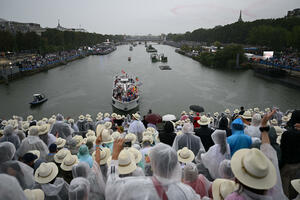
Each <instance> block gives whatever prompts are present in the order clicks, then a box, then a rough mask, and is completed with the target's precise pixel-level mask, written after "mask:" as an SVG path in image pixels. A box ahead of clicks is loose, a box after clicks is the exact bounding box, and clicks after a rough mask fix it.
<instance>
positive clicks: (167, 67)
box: [159, 65, 172, 70]
mask: <svg viewBox="0 0 300 200" xmlns="http://www.w3.org/2000/svg"><path fill="white" fill-rule="evenodd" d="M159 69H160V70H171V69H172V68H171V67H170V66H169V65H161V66H159Z"/></svg>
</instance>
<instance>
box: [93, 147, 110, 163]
mask: <svg viewBox="0 0 300 200" xmlns="http://www.w3.org/2000/svg"><path fill="white" fill-rule="evenodd" d="M100 151H101V152H100V165H105V164H106V163H107V160H108V158H109V157H110V149H109V148H106V147H104V148H101V150H100ZM92 156H93V159H94V160H95V159H96V151H94V152H93V154H92Z"/></svg>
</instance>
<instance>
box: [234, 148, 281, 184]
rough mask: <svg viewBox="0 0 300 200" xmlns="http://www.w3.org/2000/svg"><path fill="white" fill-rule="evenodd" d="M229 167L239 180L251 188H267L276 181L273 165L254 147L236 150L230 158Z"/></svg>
mask: <svg viewBox="0 0 300 200" xmlns="http://www.w3.org/2000/svg"><path fill="white" fill-rule="evenodd" d="M231 169H232V172H233V174H234V176H235V177H236V178H237V179H238V180H239V182H241V183H242V184H244V185H246V186H248V187H250V188H253V189H258V190H267V189H270V188H272V187H273V186H274V185H275V184H276V181H277V175H276V169H275V167H274V165H273V164H272V162H271V161H270V160H269V159H268V158H267V157H266V156H265V155H264V154H263V153H262V152H261V151H260V150H259V149H256V148H252V149H240V150H238V151H236V152H235V153H234V154H233V156H232V158H231Z"/></svg>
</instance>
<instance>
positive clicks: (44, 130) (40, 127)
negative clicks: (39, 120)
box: [39, 124, 49, 135]
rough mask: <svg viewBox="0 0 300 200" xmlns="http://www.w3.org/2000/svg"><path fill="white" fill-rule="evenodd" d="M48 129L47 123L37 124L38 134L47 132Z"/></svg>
mask: <svg viewBox="0 0 300 200" xmlns="http://www.w3.org/2000/svg"><path fill="white" fill-rule="evenodd" d="M48 131H49V126H48V125H47V124H44V125H42V126H39V135H44V134H47V133H48Z"/></svg>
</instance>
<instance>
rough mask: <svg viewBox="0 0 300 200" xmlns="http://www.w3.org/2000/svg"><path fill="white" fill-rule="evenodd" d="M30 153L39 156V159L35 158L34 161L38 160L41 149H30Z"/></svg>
mask: <svg viewBox="0 0 300 200" xmlns="http://www.w3.org/2000/svg"><path fill="white" fill-rule="evenodd" d="M28 153H32V154H34V155H36V156H37V159H35V160H34V162H35V161H37V160H38V159H39V158H40V156H41V153H40V151H39V150H30V151H28Z"/></svg>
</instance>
